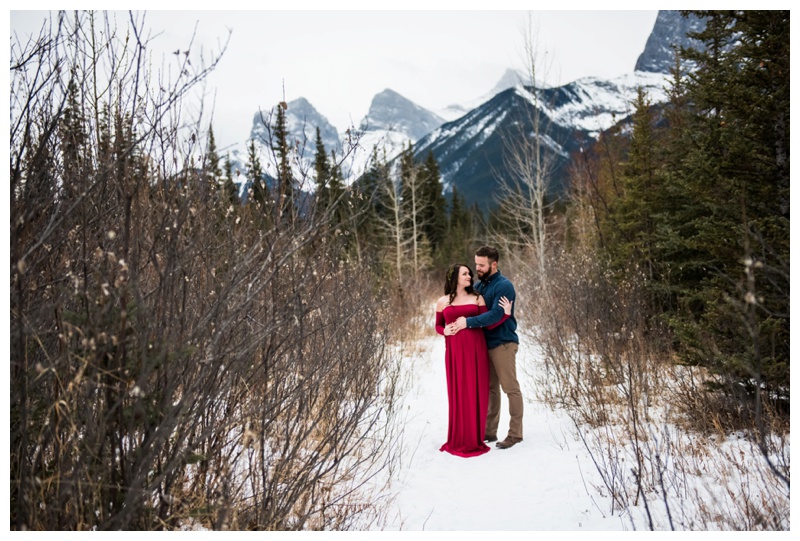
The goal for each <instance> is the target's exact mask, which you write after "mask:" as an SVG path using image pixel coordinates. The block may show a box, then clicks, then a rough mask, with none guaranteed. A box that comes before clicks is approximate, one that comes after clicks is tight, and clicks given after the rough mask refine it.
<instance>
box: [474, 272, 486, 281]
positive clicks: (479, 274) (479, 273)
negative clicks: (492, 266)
mask: <svg viewBox="0 0 800 541" xmlns="http://www.w3.org/2000/svg"><path fill="white" fill-rule="evenodd" d="M475 274H476V275H477V276H478V280H483V277H484V276H486V273H485V272H481V271H479V270H476V271H475Z"/></svg>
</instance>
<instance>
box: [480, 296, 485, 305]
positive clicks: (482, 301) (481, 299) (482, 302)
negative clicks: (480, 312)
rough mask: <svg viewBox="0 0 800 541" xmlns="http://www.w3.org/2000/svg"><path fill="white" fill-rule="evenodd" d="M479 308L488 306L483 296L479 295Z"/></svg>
mask: <svg viewBox="0 0 800 541" xmlns="http://www.w3.org/2000/svg"><path fill="white" fill-rule="evenodd" d="M478 306H486V301H485V300H483V295H478Z"/></svg>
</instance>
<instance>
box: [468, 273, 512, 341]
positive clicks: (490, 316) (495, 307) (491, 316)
mask: <svg viewBox="0 0 800 541" xmlns="http://www.w3.org/2000/svg"><path fill="white" fill-rule="evenodd" d="M501 297H505V298H507V299H508V300H510V301H512V302H513V301H515V300H516V298H517V295H516V293H515V291H514V286H512V285H511V282H506V283H505V284H503V285H502V286H499V287H498V288H497V291H496V294H495V301H494V302H493V303H492V306H491V308H489V310H488V311H487V312H486V313H485V314H481V315H479V316H471V317H468V318H464V317H460V318H458V320H457V323H458V328H459V330H461V329H463V328H465V327H464V326H462V325H465V326H466V328H469V329H475V328H478V327H488V326H489V325H493V324H495V323H497V322H498V321H500V320H501V319H503V314H505V310H503V307H502V306H500V298H501ZM462 320H463V321H462Z"/></svg>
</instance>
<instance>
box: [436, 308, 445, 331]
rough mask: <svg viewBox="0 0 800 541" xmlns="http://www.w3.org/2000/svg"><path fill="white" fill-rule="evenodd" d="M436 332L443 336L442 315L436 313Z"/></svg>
mask: <svg viewBox="0 0 800 541" xmlns="http://www.w3.org/2000/svg"><path fill="white" fill-rule="evenodd" d="M436 332H437V333H439V334H441V335H442V336H444V314H443V313H442V312H436Z"/></svg>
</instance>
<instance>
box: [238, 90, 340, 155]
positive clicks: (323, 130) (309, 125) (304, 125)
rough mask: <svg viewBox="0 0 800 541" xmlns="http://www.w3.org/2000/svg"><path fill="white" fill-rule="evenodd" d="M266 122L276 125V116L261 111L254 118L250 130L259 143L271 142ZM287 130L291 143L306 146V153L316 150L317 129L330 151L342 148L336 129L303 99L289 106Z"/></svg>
mask: <svg viewBox="0 0 800 541" xmlns="http://www.w3.org/2000/svg"><path fill="white" fill-rule="evenodd" d="M265 121H266V122H269V123H272V124H274V122H275V118H274V114H273V115H272V116H270V114H269V112H268V111H267V112H263V113H262V112H261V111H259V112H257V113H256V114H255V115H254V116H253V127H252V129H251V130H250V138H251V139H255V140H256V141H259V142H263V141H269V140H270V139H269V134H268V130H267V126H265V125H264V124H265ZM286 128H287V132H288V133H289V139H290V141H291V142H292V143H295V142H299V143H300V145H304V146H305V148H306V149H307V151H306V152H312V151H313V149H314V145H315V143H316V140H317V128H319V131H320V136H321V137H322V142H323V144H324V145H325V148H326V149H327V150H328V151H330V150H333V149H338V148H339V147H340V146H341V144H340V143H339V134H338V132H337V131H336V128H335V127H334V126H333V125H332V124H331V123H330V122H328V119H327V118H325V116H324V115H322V114H321V113H320V112H319V111H317V110H316V109H315V108H314V106H313V105H311V104H310V103H309V102H308V100H307V99H305V98H302V97H301V98H297V99H296V100H293V101H290V102H289V103H288V104H287V106H286Z"/></svg>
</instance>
